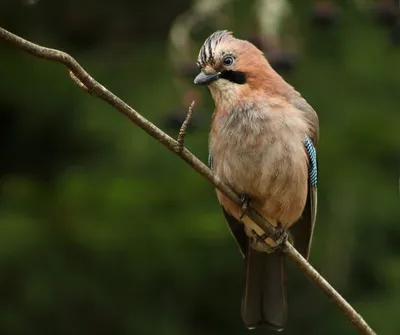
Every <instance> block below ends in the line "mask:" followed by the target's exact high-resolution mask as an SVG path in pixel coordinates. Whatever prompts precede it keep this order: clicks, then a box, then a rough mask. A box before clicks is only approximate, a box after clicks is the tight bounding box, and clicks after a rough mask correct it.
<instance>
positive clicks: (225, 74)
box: [220, 70, 246, 85]
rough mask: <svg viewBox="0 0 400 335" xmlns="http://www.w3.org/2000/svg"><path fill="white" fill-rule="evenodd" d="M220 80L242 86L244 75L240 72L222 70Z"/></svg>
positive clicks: (244, 81) (244, 80) (244, 79)
mask: <svg viewBox="0 0 400 335" xmlns="http://www.w3.org/2000/svg"><path fill="white" fill-rule="evenodd" d="M220 78H223V79H226V80H229V81H231V82H232V83H235V84H239V85H243V84H245V83H246V74H245V73H244V72H241V71H231V70H224V71H222V72H221V76H220Z"/></svg>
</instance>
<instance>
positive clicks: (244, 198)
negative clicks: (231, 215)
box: [239, 193, 250, 220]
mask: <svg viewBox="0 0 400 335" xmlns="http://www.w3.org/2000/svg"><path fill="white" fill-rule="evenodd" d="M239 198H240V202H241V206H240V217H239V218H240V220H241V219H243V217H244V216H245V215H246V213H247V210H248V209H249V207H250V196H249V195H248V194H247V193H239Z"/></svg>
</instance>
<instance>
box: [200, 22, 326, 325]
mask: <svg viewBox="0 0 400 335" xmlns="http://www.w3.org/2000/svg"><path fill="white" fill-rule="evenodd" d="M197 66H198V68H199V70H200V72H199V74H198V75H197V76H196V77H195V79H194V84H196V85H206V86H207V88H208V91H209V92H210V94H211V97H212V98H213V100H214V107H215V108H214V113H213V115H212V118H211V127H210V134H209V165H210V168H211V169H212V171H213V173H214V175H215V176H216V177H218V178H219V179H220V180H221V181H222V182H224V183H226V184H227V185H228V186H229V187H230V188H231V189H232V190H233V191H235V192H236V193H237V194H239V195H240V197H241V199H242V200H243V205H242V206H240V205H237V204H236V203H234V202H233V201H231V200H230V199H229V198H228V197H227V196H225V195H224V194H223V193H222V192H220V191H219V190H218V189H217V190H216V193H217V198H218V200H219V203H220V205H221V206H222V210H223V213H224V216H225V219H226V222H227V224H228V228H229V229H230V231H231V233H232V236H233V238H234V239H235V241H236V243H237V245H238V247H239V251H240V253H241V254H242V256H243V258H244V264H245V266H244V288H243V294H242V303H241V316H242V319H243V323H244V325H245V326H246V327H247V328H249V329H253V328H258V327H261V326H267V327H269V328H271V329H274V330H276V331H281V330H283V329H284V327H285V326H286V323H287V299H286V287H285V281H286V278H285V265H284V253H283V250H282V248H280V246H282V244H281V245H279V243H282V241H283V240H281V241H280V242H279V241H274V240H273V239H272V238H271V237H267V236H266V235H265V233H264V232H263V231H262V230H261V228H259V227H258V226H257V225H256V224H255V223H254V222H253V221H252V220H251V219H250V218H249V217H248V216H247V215H246V208H247V206H248V205H249V204H250V205H251V207H252V208H254V209H255V210H256V211H257V212H258V213H260V214H261V215H262V216H263V217H264V218H265V219H267V220H268V221H269V222H270V223H271V224H272V225H274V226H275V227H276V228H277V230H278V231H281V232H282V235H281V236H290V241H291V242H292V243H293V244H294V246H295V248H296V249H297V250H298V252H300V254H301V255H302V256H303V257H304V258H306V259H307V260H308V258H309V254H310V247H311V242H312V235H313V230H314V226H315V221H316V214H317V179H318V166H317V143H318V138H319V120H318V115H317V113H316V112H315V111H314V109H313V108H312V107H311V106H310V105H309V104H308V103H307V101H306V100H305V99H304V98H303V97H302V96H301V95H300V93H299V92H298V91H296V90H295V88H294V87H293V86H291V85H290V84H288V83H287V82H286V81H285V80H284V79H283V78H282V77H281V76H280V75H279V74H278V73H277V72H275V71H274V69H273V68H272V67H271V65H270V64H269V62H268V60H267V58H266V57H265V55H264V54H263V52H262V51H261V50H259V49H258V48H257V47H256V46H254V45H253V44H252V43H250V42H248V41H246V40H241V39H238V38H235V37H234V36H233V34H232V32H229V31H227V30H219V31H216V32H214V33H213V34H212V35H210V36H209V37H208V38H207V39H206V40H205V42H204V44H203V45H202V47H201V48H200V52H199V55H198V59H197Z"/></svg>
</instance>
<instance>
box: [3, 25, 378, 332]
mask: <svg viewBox="0 0 400 335" xmlns="http://www.w3.org/2000/svg"><path fill="white" fill-rule="evenodd" d="M0 38H1V39H3V40H5V41H6V42H8V43H10V44H12V45H13V46H15V47H17V48H19V49H21V50H23V51H25V52H27V53H30V54H31V55H34V56H36V57H39V58H43V59H47V60H51V61H55V62H59V63H62V64H64V65H65V66H66V67H67V68H68V69H69V70H70V71H71V72H72V73H73V74H74V76H75V77H76V78H77V79H78V80H79V81H80V82H81V83H82V84H83V85H84V86H85V87H86V88H87V89H88V90H89V91H90V92H91V93H92V94H93V95H95V96H97V97H99V98H100V99H102V100H103V101H105V102H107V103H108V104H110V105H111V106H113V107H115V108H116V109H117V110H118V111H119V112H121V113H122V114H123V115H125V116H126V117H127V118H128V119H129V120H131V121H132V122H133V123H134V124H136V125H137V126H138V127H140V128H141V129H143V130H144V131H146V132H147V133H148V134H149V135H150V136H152V137H153V138H155V139H156V140H157V141H158V142H160V143H161V144H162V145H164V146H165V147H166V148H168V149H169V150H171V151H173V152H176V149H175V148H176V147H177V145H178V142H177V141H175V140H174V139H173V138H171V137H170V136H168V135H167V134H166V133H164V132H163V131H162V130H161V129H159V128H157V127H156V126H155V125H154V124H152V123H151V122H150V121H148V120H147V119H146V118H144V117H143V116H142V115H140V114H139V113H138V112H136V111H135V110H134V109H133V108H132V107H130V106H129V105H128V104H127V103H125V102H124V101H123V100H122V99H120V98H119V97H117V96H116V95H115V94H113V93H112V92H110V91H109V90H107V89H106V88H105V87H104V86H103V85H101V84H100V83H99V82H97V81H96V80H95V79H93V78H92V77H91V76H90V75H89V74H88V73H87V72H86V71H85V70H84V69H83V68H82V67H81V66H80V65H79V63H78V62H77V61H76V60H75V59H74V58H72V57H71V56H70V55H68V54H67V53H65V52H63V51H59V50H55V49H49V48H45V47H42V46H40V45H37V44H34V43H32V42H29V41H27V40H25V39H23V38H21V37H19V36H17V35H14V34H12V33H10V32H9V31H7V30H5V29H3V28H1V27H0ZM79 87H81V88H83V87H82V86H81V85H79ZM85 91H86V90H85ZM178 154H179V157H181V158H182V159H183V160H184V161H185V162H186V163H188V164H189V165H190V166H191V167H192V168H193V169H194V170H196V171H197V172H198V173H199V174H201V175H202V176H203V177H204V178H205V179H207V180H208V182H210V183H211V184H213V185H214V186H215V187H216V188H217V189H218V190H220V191H221V192H222V193H223V194H224V195H226V196H227V197H228V198H229V199H231V200H232V201H233V202H234V203H236V204H237V205H241V199H240V197H239V196H238V195H237V194H236V193H235V192H233V191H232V189H230V188H229V187H228V186H227V185H226V184H224V183H223V182H222V181H221V180H220V179H219V178H218V177H216V176H215V175H214V174H213V173H212V171H211V170H210V169H209V168H208V167H207V166H206V165H205V164H203V162H201V161H200V160H199V159H198V158H197V157H196V156H194V155H193V154H192V153H191V152H190V151H189V150H187V149H186V148H184V147H183V149H182V151H181V152H180V153H178ZM246 215H247V216H248V217H249V218H250V219H251V220H252V221H253V222H254V223H255V224H256V225H257V226H259V227H260V228H261V229H262V230H263V231H264V232H265V233H267V234H268V235H269V236H275V235H274V234H275V228H274V227H273V226H272V225H271V223H270V222H268V221H267V220H266V219H264V218H263V217H262V216H261V215H260V214H259V213H257V212H256V211H255V210H254V209H253V208H252V207H249V208H248V210H247V212H246ZM285 247H286V249H285V253H286V254H287V255H288V257H289V258H290V259H291V260H292V261H293V262H294V263H295V264H296V265H297V266H298V267H299V268H300V269H301V270H302V271H303V273H304V274H305V275H306V276H307V277H308V278H309V279H310V280H311V281H312V282H314V283H315V284H316V285H317V286H318V287H319V288H320V289H321V290H322V291H323V292H325V293H326V294H327V295H328V297H329V298H330V299H331V301H332V302H333V303H335V305H337V306H338V307H339V308H340V309H341V310H342V311H343V314H344V315H345V316H346V318H347V319H348V320H349V321H350V323H351V324H352V325H353V327H354V328H355V329H356V330H357V331H358V332H359V333H360V334H367V335H376V333H375V332H374V331H373V330H372V329H371V328H370V327H369V325H368V324H367V323H366V322H365V321H364V319H363V318H362V317H361V315H359V314H358V313H357V312H356V311H355V310H354V308H353V307H352V306H351V305H350V304H349V303H348V302H347V301H346V300H345V299H343V297H342V296H341V295H340V294H339V293H338V292H337V291H336V290H335V289H334V288H333V287H332V286H331V285H330V284H329V283H328V282H327V281H326V280H325V279H324V278H323V277H322V276H321V275H320V274H319V273H318V272H317V271H316V270H315V269H314V268H313V267H312V266H311V264H309V263H308V262H307V261H306V260H305V259H304V258H303V257H302V256H301V255H300V254H299V253H298V252H297V250H296V249H295V248H294V247H293V246H292V245H291V244H290V242H289V241H286V242H285Z"/></svg>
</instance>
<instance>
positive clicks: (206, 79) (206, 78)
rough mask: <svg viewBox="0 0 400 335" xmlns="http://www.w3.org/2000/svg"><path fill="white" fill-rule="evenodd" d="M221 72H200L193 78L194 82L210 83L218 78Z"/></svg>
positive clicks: (197, 83)
mask: <svg viewBox="0 0 400 335" xmlns="http://www.w3.org/2000/svg"><path fill="white" fill-rule="evenodd" d="M220 75H221V73H219V72H216V73H204V72H200V73H199V74H198V75H197V76H196V78H194V83H195V84H196V85H208V84H210V83H212V82H213V81H215V80H217V79H219V77H220Z"/></svg>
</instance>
